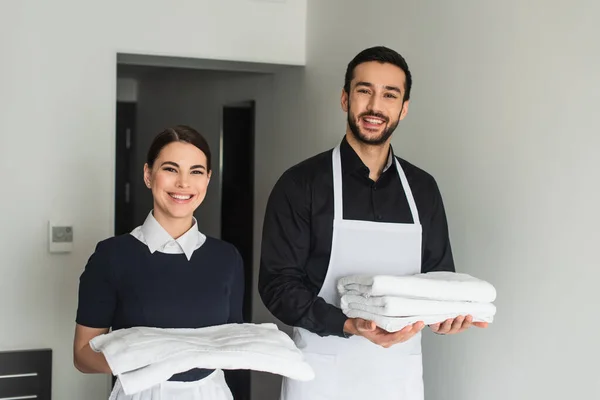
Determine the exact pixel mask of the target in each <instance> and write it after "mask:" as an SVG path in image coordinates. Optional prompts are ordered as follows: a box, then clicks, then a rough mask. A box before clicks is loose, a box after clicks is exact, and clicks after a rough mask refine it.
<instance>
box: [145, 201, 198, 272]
mask: <svg viewBox="0 0 600 400" xmlns="http://www.w3.org/2000/svg"><path fill="white" fill-rule="evenodd" d="M192 219H193V221H194V224H193V225H192V227H191V228H190V229H189V230H188V231H187V232H186V233H184V234H183V235H181V236H180V237H179V238H177V239H173V237H171V235H169V233H168V232H167V231H166V230H165V228H163V227H162V225H161V224H159V223H158V221H157V220H156V218H154V215H153V213H152V211H150V213H149V214H148V216H147V217H146V220H145V221H144V224H143V225H142V227H141V232H142V235H144V239H145V241H146V245H147V246H148V249H150V253H154V252H155V251H157V250H161V249H162V248H163V247H164V246H165V245H166V244H168V243H170V242H172V241H175V242H176V243H177V244H179V247H180V248H181V250H182V252H183V253H185V256H186V257H187V259H188V260H190V259H191V258H192V254H193V253H194V251H195V250H196V248H197V247H198V246H197V244H198V242H199V241H202V240H203V239H204V235H203V234H202V233H200V231H199V230H198V221H196V218H193V217H192Z"/></svg>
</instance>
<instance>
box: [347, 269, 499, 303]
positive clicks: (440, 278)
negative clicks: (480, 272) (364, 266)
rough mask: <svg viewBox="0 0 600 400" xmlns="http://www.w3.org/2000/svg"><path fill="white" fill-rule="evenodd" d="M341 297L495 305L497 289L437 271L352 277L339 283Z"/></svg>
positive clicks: (462, 276)
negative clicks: (396, 297) (349, 294)
mask: <svg viewBox="0 0 600 400" xmlns="http://www.w3.org/2000/svg"><path fill="white" fill-rule="evenodd" d="M337 288H338V292H339V293H340V295H341V296H343V295H344V294H346V293H348V292H358V293H360V294H361V295H363V296H365V297H370V296H399V297H405V298H414V299H427V300H446V301H473V302H480V303H491V302H493V301H494V300H496V289H495V288H494V286H493V285H491V284H490V283H489V282H486V281H483V280H480V279H477V278H475V277H473V276H470V275H468V274H462V273H457V272H447V271H436V272H428V273H426V274H416V275H407V276H391V275H377V276H367V275H352V276H347V277H343V278H341V279H340V280H339V281H338V286H337Z"/></svg>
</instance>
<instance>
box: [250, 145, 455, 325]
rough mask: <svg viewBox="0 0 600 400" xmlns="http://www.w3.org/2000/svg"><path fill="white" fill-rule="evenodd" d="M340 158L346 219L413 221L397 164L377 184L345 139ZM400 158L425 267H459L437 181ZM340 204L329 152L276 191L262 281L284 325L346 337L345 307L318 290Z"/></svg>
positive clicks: (287, 176)
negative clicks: (419, 230)
mask: <svg viewBox="0 0 600 400" xmlns="http://www.w3.org/2000/svg"><path fill="white" fill-rule="evenodd" d="M390 151H392V150H390ZM392 154H393V152H392ZM340 156H341V163H342V192H343V212H344V215H343V218H344V219H351V220H364V221H379V222H396V223H412V222H414V221H413V218H412V214H411V212H410V207H409V205H408V200H407V198H406V195H405V193H404V189H403V187H402V183H401V181H400V178H399V176H398V171H397V168H396V163H392V164H391V166H390V167H389V168H388V169H387V170H385V171H384V172H383V173H382V174H381V176H380V178H379V179H378V180H377V182H373V181H372V180H371V179H370V178H369V169H368V168H367V167H366V166H365V165H364V163H363V162H362V160H361V159H360V157H359V156H358V155H357V154H356V152H355V151H354V149H352V147H351V146H350V145H349V144H348V142H347V141H346V138H345V137H344V139H343V140H342V143H341V145H340ZM394 157H395V156H394ZM397 159H398V161H399V162H400V165H401V166H402V169H403V170H404V173H405V174H406V178H407V181H408V183H409V185H410V188H411V190H412V193H413V197H414V199H415V203H416V205H417V209H418V212H419V218H420V220H421V224H422V228H423V229H422V231H423V242H422V265H421V271H422V272H430V271H452V272H454V271H455V268H454V261H453V257H452V250H451V246H450V240H449V235H448V225H447V221H446V214H445V211H444V206H443V203H442V197H441V194H440V192H439V189H438V186H437V183H436V182H435V179H434V178H433V177H432V176H431V175H429V174H428V173H426V172H425V171H423V170H421V169H419V168H417V167H416V166H414V165H412V164H410V163H408V162H407V161H405V160H402V159H400V158H397ZM333 209H334V204H333V167H332V150H329V151H326V152H324V153H321V154H318V155H316V156H314V157H312V158H310V159H308V160H305V161H303V162H301V163H300V164H297V165H295V166H293V167H292V168H290V169H288V170H287V171H286V172H285V173H284V174H283V175H282V176H281V178H280V179H279V180H278V181H277V183H276V184H275V186H274V188H273V190H272V192H271V195H270V197H269V200H268V203H267V209H266V214H265V219H264V226H263V238H262V253H261V260H260V273H259V282H258V291H259V293H260V296H261V298H262V300H263V302H264V303H265V305H266V306H267V308H268V309H269V310H270V311H271V313H272V314H273V315H274V316H275V317H276V318H278V319H279V320H281V321H282V322H283V323H285V324H287V325H291V326H297V327H302V328H305V329H307V330H309V331H311V332H314V333H317V334H319V335H321V336H327V335H336V336H343V335H344V334H343V326H344V322H345V321H346V319H347V317H346V316H345V315H344V314H343V313H342V311H341V310H340V309H339V308H337V307H335V306H333V305H331V304H328V303H326V302H325V301H324V300H323V299H322V298H320V297H318V296H317V294H318V293H319V291H320V289H321V286H322V285H323V282H324V280H325V275H326V274H327V268H328V265H329V257H330V253H331V240H332V236H333ZM367 272H368V271H365V273H367Z"/></svg>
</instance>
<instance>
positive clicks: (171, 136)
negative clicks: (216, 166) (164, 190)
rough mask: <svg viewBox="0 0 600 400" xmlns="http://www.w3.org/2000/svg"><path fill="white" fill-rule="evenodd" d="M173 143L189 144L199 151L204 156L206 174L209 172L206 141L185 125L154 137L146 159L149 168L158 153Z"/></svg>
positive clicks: (208, 151) (208, 155)
mask: <svg viewBox="0 0 600 400" xmlns="http://www.w3.org/2000/svg"><path fill="white" fill-rule="evenodd" d="M173 142H183V143H189V144H192V145H194V146H196V147H197V148H198V149H200V151H202V152H203V153H204V154H205V155H206V170H207V172H210V170H211V169H210V146H209V145H208V142H207V141H206V139H204V136H202V135H201V134H200V133H198V131H196V130H195V129H194V128H191V127H189V126H187V125H177V126H174V127H172V128H167V129H165V130H164V131H162V132H161V133H159V134H158V135H156V137H155V138H154V140H153V141H152V144H151V145H150V149H149V150H148V157H147V159H146V162H147V163H148V166H149V167H150V168H152V165H154V161H156V159H157V158H158V155H159V154H160V151H161V150H162V149H163V148H164V147H165V146H166V145H168V144H169V143H173Z"/></svg>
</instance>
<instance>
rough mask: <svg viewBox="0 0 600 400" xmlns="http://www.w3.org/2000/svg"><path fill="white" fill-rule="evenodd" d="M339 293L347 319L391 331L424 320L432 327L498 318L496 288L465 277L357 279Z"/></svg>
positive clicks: (342, 281)
mask: <svg viewBox="0 0 600 400" xmlns="http://www.w3.org/2000/svg"><path fill="white" fill-rule="evenodd" d="M337 289H338V292H339V294H340V296H341V300H340V305H341V308H342V311H343V312H344V314H346V316H347V317H349V318H363V319H366V320H370V321H374V322H375V323H376V324H377V326H379V327H380V328H382V329H385V330H386V331H388V332H396V331H399V330H401V329H402V328H404V327H405V326H407V325H410V324H413V323H415V322H418V321H423V322H424V323H425V324H426V325H429V324H435V323H438V322H443V321H445V320H447V319H449V318H456V317H458V316H460V315H471V316H472V317H473V321H474V322H493V319H494V315H495V314H496V307H495V306H494V304H492V303H493V301H494V300H495V299H496V289H495V288H494V286H493V285H492V284H490V283H489V282H486V281H483V280H480V279H477V278H475V277H473V276H471V275H468V274H463V273H456V272H446V271H437V272H429V273H423V274H415V275H408V276H389V275H376V276H365V275H352V276H347V277H343V278H341V279H340V280H339V281H338V286H337Z"/></svg>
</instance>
